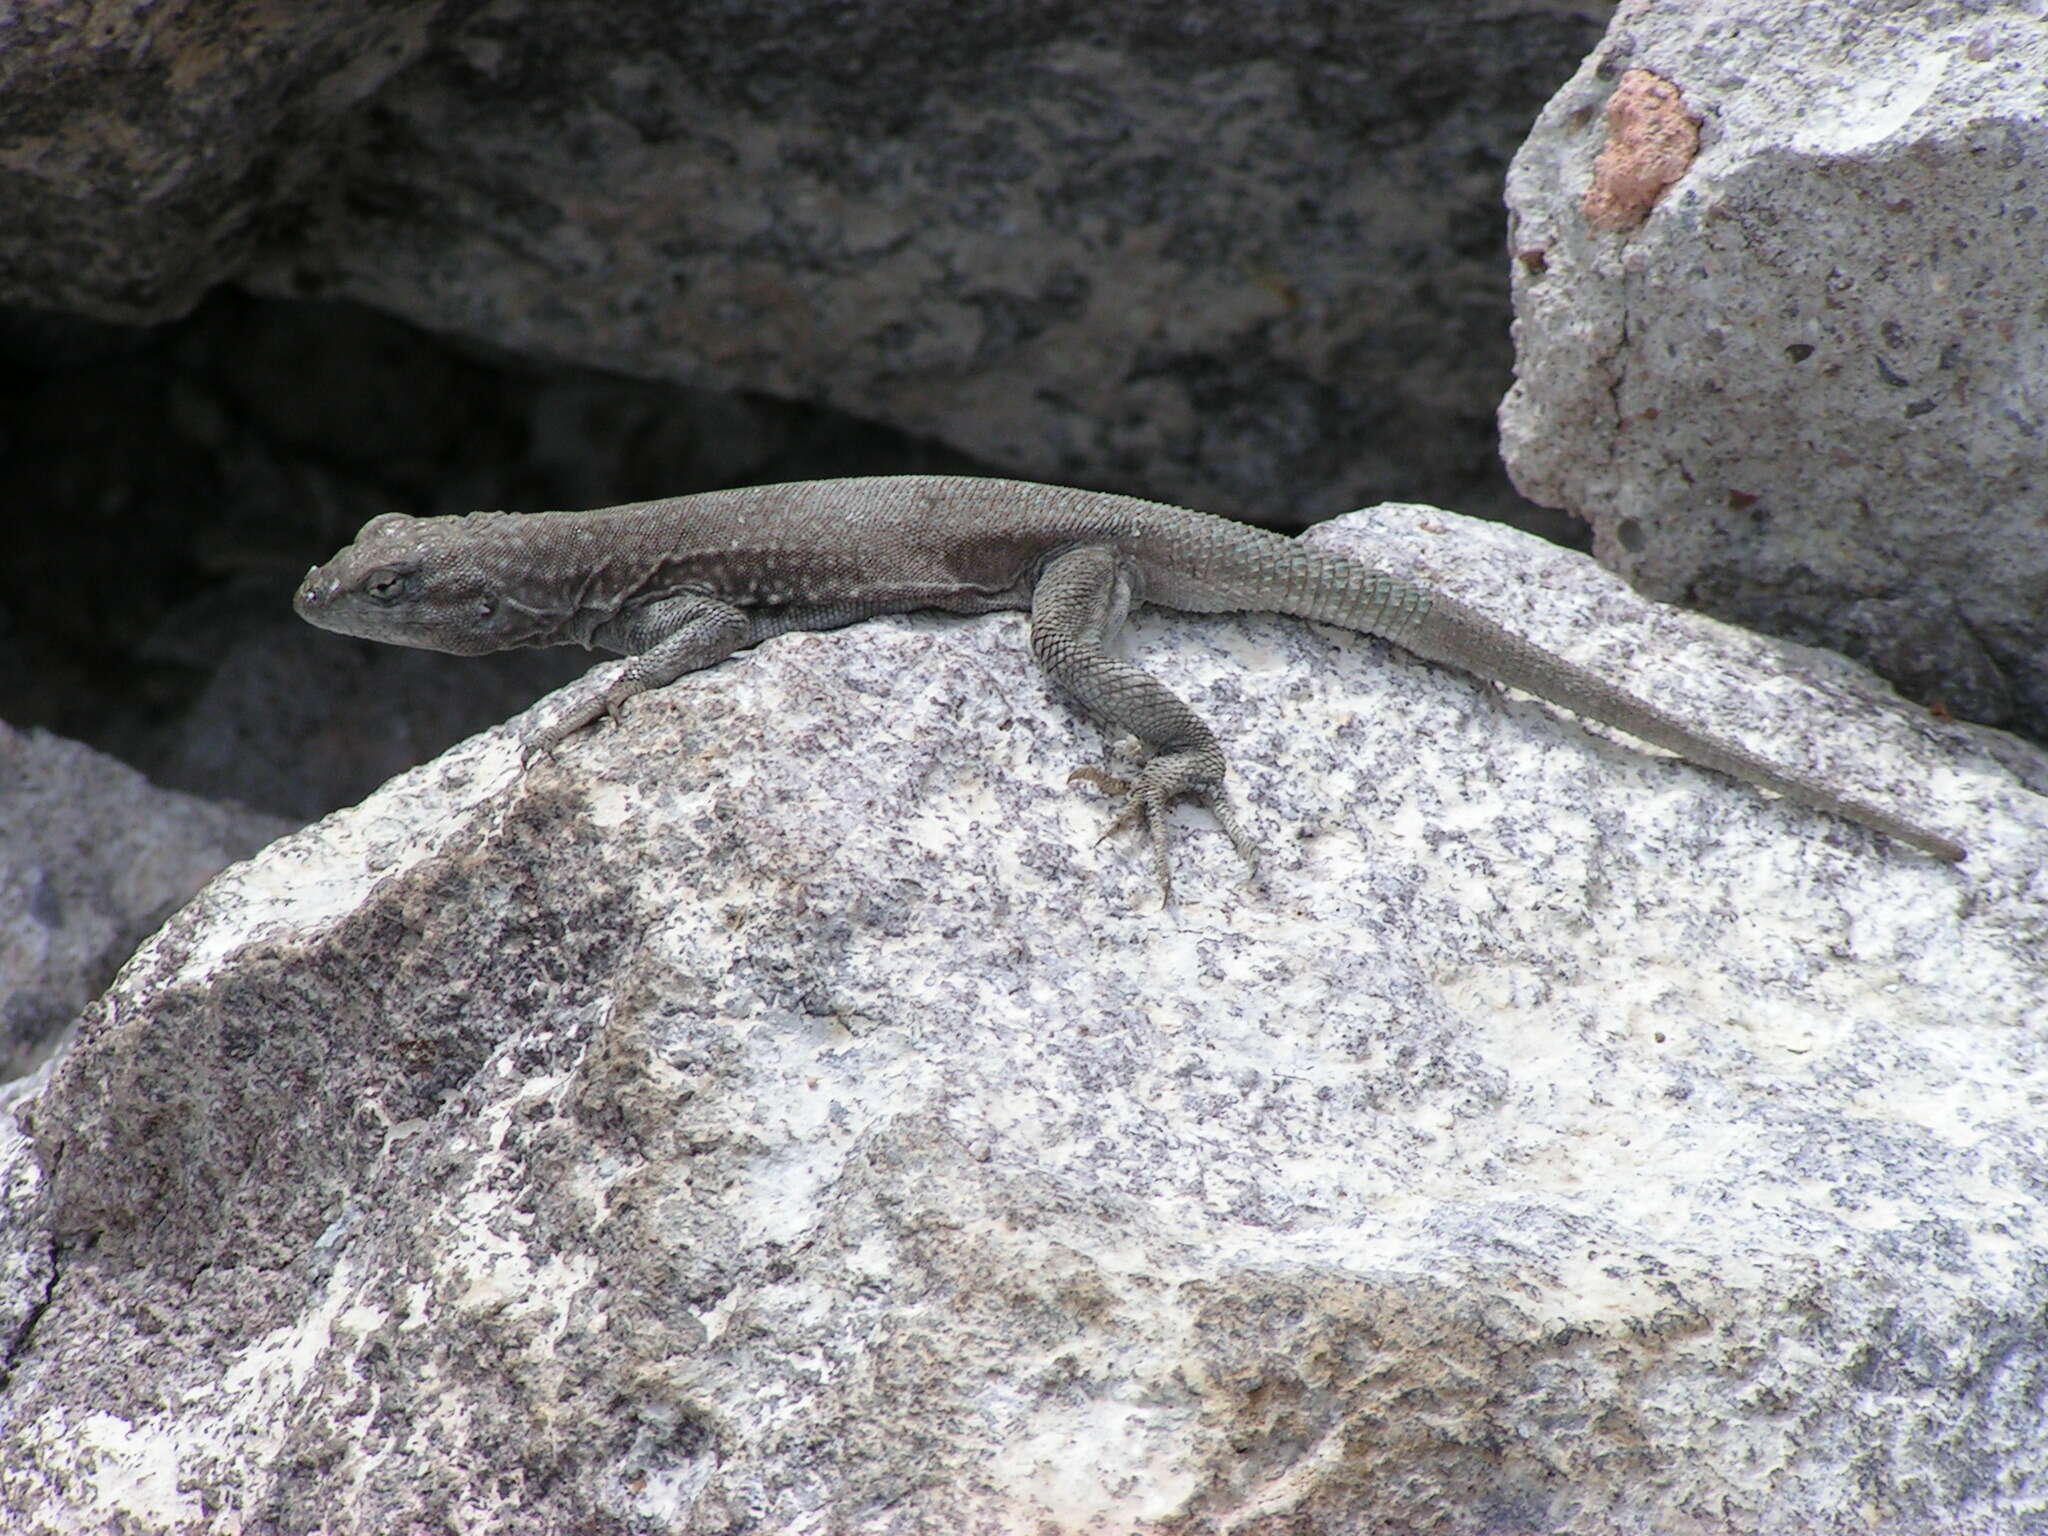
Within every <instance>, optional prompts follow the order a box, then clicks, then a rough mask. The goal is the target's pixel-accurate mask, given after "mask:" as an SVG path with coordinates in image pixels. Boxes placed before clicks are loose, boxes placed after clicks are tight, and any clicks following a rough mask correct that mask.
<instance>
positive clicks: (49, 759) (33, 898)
mask: <svg viewBox="0 0 2048 1536" xmlns="http://www.w3.org/2000/svg"><path fill="white" fill-rule="evenodd" d="M294 825H295V823H292V822H289V821H284V820H282V819H280V818H278V817H275V816H266V815H264V814H262V813H261V812H259V811H252V810H249V809H247V808H246V807H244V806H238V805H226V804H221V803H218V802H215V801H209V800H201V799H197V798H195V797H194V796H191V795H181V794H177V793H175V792H174V791H170V790H163V789H158V788H157V787H156V786H155V785H154V784H151V783H150V782H149V780H147V779H145V778H144V777H143V776H142V775H141V774H139V773H137V772H136V771H135V770H134V769H133V768H130V767H128V766H126V765H125V764H123V763H117V762H115V761H114V760H113V759H112V758H109V757H102V756H101V755H100V754H99V753H97V752H94V751H93V750H91V749H90V748H89V747H83V746H80V745H79V744H78V743H77V742H75V741H65V740H63V739H62V738H61V737H57V736H52V735H50V734H48V733H47V732H44V731H17V730H14V729H12V728H11V727H10V726H8V725H6V724H5V723H4V722H0V1082H4V1081H6V1080H7V1079H8V1078H12V1077H17V1076H19V1075H20V1074H21V1073H23V1072H26V1071H27V1070H28V1069H29V1067H30V1066H32V1065H33V1064H34V1062H35V1061H36V1059H37V1058H38V1057H39V1056H40V1055H41V1054H42V1053H43V1052H44V1051H45V1050H47V1049H48V1048H49V1046H50V1045H51V1043H52V1042H53V1041H55V1040H56V1038H57V1037H58V1036H59V1035H60V1034H61V1033H62V1032H63V1030H64V1028H65V1026H66V1025H68V1024H70V1023H71V1022H72V1020H74V1019H76V1018H77V1017H78V1013H79V1010H80V1009H82V1008H84V1007H85V1005H86V1004H87V1003H89V1002H91V1001H92V999H93V996H94V994H95V993H97V992H98V991H99V990H100V988H102V987H104V986H105V985H106V984H107V983H108V982H109V981H111V980H113V977H114V972H115V970H116V969H117V968H118V967H119V966H120V964H121V962H122V961H123V960H125V959H127V958H128V956H129V954H130V953H131V952H132V951H133V950H134V948H135V946H136V944H137V943H138V942H139V941H140V940H141V939H142V938H143V936H144V935H145V934H147V933H149V932H150V931H151V930H152V929H154V928H155V927H156V926H157V925H158V924H160V923H161V922H162V921H163V920H164V919H165V918H166V917H168V916H170V914H171V912H172V911H173V909H175V908H176V907H178V906H179V905H180V904H181V903H183V902H185V901H186V900H188V899H189V898H190V897H191V896H192V895H193V894H194V893H195V892H197V891H198V889H199V888H200V887H201V886H202V885H204V884H206V882H207V881H208V880H210V879H212V878H213V876H214V875H216V874H218V873H219V872H220V871H221V869H222V868H224V867H225V866H226V865H227V864H229V863H230V862H232V861H233V860H235V859H241V858H247V857H248V856H249V855H250V854H252V853H254V852H255V851H256V850H257V849H258V848H261V847H262V846H263V845H264V844H265V843H267V842H269V841H270V840H271V839H272V838H274V837H282V836H283V835H284V834H285V833H286V832H289V831H290V830H291V829H292V827H293V826H294Z"/></svg>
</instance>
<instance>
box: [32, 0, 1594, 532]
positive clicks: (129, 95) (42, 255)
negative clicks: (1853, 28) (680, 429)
mask: <svg viewBox="0 0 2048 1536" xmlns="http://www.w3.org/2000/svg"><path fill="white" fill-rule="evenodd" d="M1605 12H1606V7H1605V6H1604V5H1594V6H1590V7H1588V6H1569V5H1558V4H1555V3H1552V0H1504V3H1498V4H1492V5H1489V6H1486V7H1484V8H1481V9H1480V10H1478V11H1467V10H1460V11H1459V12H1458V13H1457V14H1455V15H1447V14H1446V13H1445V11H1444V9H1443V8H1442V7H1441V6H1437V5H1433V4H1424V3H1418V0H1400V3H1389V0H1379V3H1368V4H1353V5H1346V6H1341V7H1326V8H1322V9H1315V8H1309V7H1298V6H1283V7H1279V8H1261V7H1248V6H1239V5H1227V4H1225V5H1218V4H1196V5H1191V6H1170V7H1157V6H1141V7H1134V6H1100V5H1090V4H1083V3H1080V0H1052V3H1037V4H1031V5H1023V4H1019V3H1017V0H972V3H961V4H952V5H948V6H945V7H931V6H914V7H895V6H845V5H837V4H822V3H818V0H776V3H772V4H760V3H748V4H744V5H709V6H707V5H696V6H690V7H677V6H675V5H673V4H670V3H668V0H625V3H606V4H586V5H548V6H541V5H533V4H530V3H524V0H503V3H498V4H492V5H482V6H480V5H477V4H475V3H474V0H440V3H427V0H414V3H407V4H398V5H379V6H371V5H367V4H363V3H360V0H352V3H347V4H340V5H329V6H320V7H311V8H308V7H285V8H283V9H280V8H279V7H276V6H274V5H266V4H262V3H259V0H216V3H211V4H208V5H206V6H203V7H197V8H193V7H184V8H180V7H166V6H157V5H149V4H143V3H138V0H122V3H116V4H111V5H94V6H86V5H84V4H82V3H77V0H65V3H59V4H54V5H48V6H40V7H27V8H24V9H23V12H22V15H21V16H20V17H19V18H18V19H17V21H16V23H15V26H14V27H13V28H11V29H10V31H9V34H8V37H7V46H6V48H5V49H4V50H0V207H5V208H7V209H8V210H9V217H8V218H7V219H6V220H4V221H0V302H12V303H22V304H30V305H34V306H36V307H39V308H44V309H69V310H76V311H78V312H81V313H85V314H90V315H96V316H100V317H103V318H116V319H126V320H148V319H162V318H167V317H170V316H173V315H176V314H179V313H181V312H183V311H184V310H185V309H186V308H188V307H189V306H190V305H191V304H193V303H194V302H195V301H196V300H197V299H198V298H199V297H200V295H201V294H202V293H204V292H205V291H206V290H207V289H209V288H211V287H213V286H214V285H217V284H222V283H230V282H235V283H243V284H249V285H255V286H259V287H262V288H265V289H267V290H269V291H274V292H282V293H290V294H296V295H306V296H328V297H349V298H356V299H360V300H363V301H365V302H367V303H369V304H373V305H375V306H378V307H380V308H382V309H385V310H387V311H389V312H390V313H393V314H396V315H401V316H404V317H406V318H409V319H411V320H414V321H416V322H418V323H420V324H422V325H424V326H427V327H430V328H432V329H435V330H438V331H443V332H447V333H451V334H455V335H460V336H465V337H469V338H472V339H475V340H478V341H481V342H484V343H486V344H488V345H490V346H494V347H499V348H504V349H507V350H511V351H516V352H520V353H523V354H526V355H528V356H532V357H535V358H545V359H552V360H557V361H573V362H577V363H581V364H585V365H592V366H599V367H605V368H611V369H616V370H619V371H622V372H625V373H630V374H634V375H637V376H640V377H644V378H654V379H663V380H668V381H672V382H678V383H684V384H690V385H697V386H704V387H710V388H715V389H721V390H739V389H745V390H756V391H765V392H768V393H772V394H775V395H778V396H781V397H784V398H791V399H801V400H806V401H810V402H814V403H819V404H826V405H830V406H833V407H835V408H838V409H841V410H845V411H848V412H851V413H853V414H854V415H857V416H860V417H863V418H865V419H868V420H872V421H879V422H886V423H889V424H892V425H894V426H897V427H901V428H904V429H907V430H910V431H913V432H917V433H921V434H925V435H929V436H933V437H936V438H939V439H942V440H944V441H945V442H947V443H949V444H950V445H951V446H952V447H954V448H955V449H958V450H960V451H963V452H966V453H970V454H973V455H976V456H978V457H981V458H984V459H986V460H988V461H990V462H991V463H993V464H997V465H1000V466H1002V467H1003V468H1004V469H1005V470H1006V471H1007V472H1009V473H1013V474H1021V475H1025V476H1029V477H1033V478H1039V479H1056V480H1071V479H1080V480H1084V481H1087V482H1089V483H1096V484H1101V483H1116V484H1122V485H1124V486H1126V487H1127V488H1130V489H1141V488H1147V489H1149V490H1150V491H1151V492H1152V493H1154V494H1157V495H1161V496H1166V497H1169V498H1172V499H1185V500H1192V501H1194V502H1197V503H1199V504H1203V505H1207V506H1211V507H1213V508H1215V509H1216V510H1219V511H1239V512H1247V513H1257V514H1260V515H1264V516H1266V517H1268V518H1270V519H1272V520H1274V521H1276V522H1282V523H1287V522H1294V523H1299V522H1301V521H1304V520H1306V519H1308V518H1310V517H1312V516H1318V515H1328V514H1330V513H1333V512H1337V511H1340V510H1343V509H1345V508H1348V507H1353V506H1356V505H1358V504H1359V502H1360V501H1361V500H1365V499H1369V498H1371V497H1376V496H1385V495H1395V494H1399V495H1408V496H1416V495H1427V496H1430V497H1432V498H1434V499H1437V500H1441V501H1449V502H1453V503H1454V504H1457V505H1461V506H1465V507H1467V508H1469V509H1472V510H1480V509H1482V508H1487V507H1490V508H1495V509H1499V510H1509V509H1514V508H1520V509H1522V510H1524V511H1528V510H1531V509H1528V508H1527V507H1526V504H1524V503H1520V502H1519V501H1517V499H1516V498H1515V497H1514V496H1513V494H1512V492H1511V490H1510V489H1509V488H1508V486H1507V485H1506V482H1505V479H1504V477H1503V476H1502V475H1501V474H1500V472H1499V467H1498V464H1497V462H1496V457H1495V454H1494V451H1493V430H1492V421H1491V417H1492V410H1493V405H1494V403H1495V401H1497V400H1498V398H1499V394H1500V391H1501V390H1502V389H1503V388H1505V387H1506V385H1507V381H1508V370H1509V351H1508V345H1507V338H1506V333H1505V322H1506V314H1507V305H1506V292H1505V285H1504V282H1503V278H1502V273H1501V258H1500V240H1501V224H1502V220H1501V214H1500V208H1499V189H1500V180H1501V176H1502V173H1503V171H1504V168H1505V166H1506V163H1507V160H1508V157H1509V155H1511V154H1512V153H1513V151H1514V147H1515V145H1516V144H1517V143H1519V142H1520V140H1521V137H1522V135H1523V134H1524V133H1525V132H1526V131H1527V129H1528V125H1529V123H1530V121H1531V120H1532V119H1533V118H1534V116H1535V114H1536V112H1537V110H1538V109H1539V107H1540V106H1541V104H1542V101H1543V98H1544V95H1545V93H1547V92H1548V91H1550V90H1552V89H1554V88H1555V86H1556V84H1557V82H1559V81H1561V80H1563V79H1564V78H1566V77H1567V76H1568V75H1569V74H1570V72H1571V69H1572V67H1573V65H1574V64H1575V63H1576V61H1577V60H1578V59H1579V58H1580V57H1581V56H1582V55H1583V54H1584V53H1585V51H1586V49H1587V48H1589V47H1590V46H1592V44H1593V43H1594V41H1595V40H1596V38H1597V36H1598V28H1599V22H1600V19H1601V17H1602V16H1603V15H1604V14H1605ZM1276 487H1278V488H1284V491H1283V493H1282V494H1283V495H1284V500H1282V501H1281V502H1279V503H1278V504H1276V503H1275V488H1276Z"/></svg>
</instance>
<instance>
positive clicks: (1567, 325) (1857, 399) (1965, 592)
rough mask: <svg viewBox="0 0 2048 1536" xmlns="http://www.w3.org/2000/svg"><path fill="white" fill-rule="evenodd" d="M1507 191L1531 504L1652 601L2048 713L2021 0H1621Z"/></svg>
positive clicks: (2038, 291)
mask: <svg viewBox="0 0 2048 1536" xmlns="http://www.w3.org/2000/svg"><path fill="white" fill-rule="evenodd" d="M1651 89H1653V90H1654V91H1655V92H1656V93H1658V96H1659V98H1660V100H1661V105H1655V106H1654V107H1653V105H1652V104H1651V103H1650V101H1649V99H1648V98H1647V97H1644V96H1643V95H1642V94H1641V93H1642V92H1644V91H1645V90H1651ZM1617 113H1618V115H1617ZM1695 125H1696V126H1695ZM1687 133H1691V134H1693V135H1694V136H1695V137H1696V146H1697V147H1696V152H1695V153H1693V154H1691V155H1687V154H1686V153H1685V147H1686V145H1685V139H1686V135H1687ZM1650 172H1654V173H1655V174H1654V175H1649V174H1647V173H1650ZM1672 172H1677V174H1676V176H1675V178H1671V179H1666V178H1667V177H1670V176H1671V173H1672ZM1660 186H1661V191H1660ZM1508 204H1509V207H1510V210H1511V213H1512V223H1511V229H1510V236H1509V243H1510V246H1511V248H1512V251H1513V254H1514V268H1515V315H1516V320H1515V349H1516V374H1517V382H1516V384H1515V387H1514V389H1513V391H1512V392H1511V393H1510V394H1509V395H1508V397H1507V399H1506V401H1505V402H1504V404H1503V405H1502V408H1501V430H1502V451H1503V453H1504V455H1505V457H1506V460H1507V464H1508V468H1509V471H1510V473H1511V474H1512V475H1513V476H1514V478H1515V481H1516V483H1517V484H1518V485H1519V486H1520V487H1521V489H1522V491H1523V492H1524V494H1526V495H1528V496H1530V497H1532V498H1533V499H1535V500H1537V501H1540V502H1542V503H1544V504H1545V505H1548V506H1556V507H1564V508H1568V509H1570V510H1571V511H1572V512H1574V513H1576V514H1578V515H1579V516H1581V517H1584V518H1586V519H1587V520H1588V521H1590V522H1591V523H1592V525H1593V528H1594V530H1595V539H1596V544H1595V549H1596V553H1597V554H1598V555H1599V557H1600V559H1601V560H1602V561H1603V562H1604V563H1606V564H1608V565H1610V566H1611V567H1613V568H1614V569H1615V570H1618V571H1620V572H1621V573H1622V574H1624V575H1625V576H1627V577H1628V579H1629V580H1630V581H1631V582H1633V583H1634V584H1635V585H1636V586H1637V587H1639V588H1640V589H1641V590H1643V591H1645V592H1648V593H1650V594H1652V595H1654V596H1658V597H1663V598H1666V599H1670V600H1673V601H1678V602H1683V603H1686V604H1688V605H1691V606H1696V607H1699V608H1703V609H1705V610H1706V611H1708V612H1711V613H1716V614H1718V615H1720V616H1722V617H1724V618H1728V619H1733V620H1735V621H1737V622H1740V623H1744V624H1748V625H1750V626H1752V627H1756V628H1761V629H1765V630H1769V631H1771V632H1774V633H1777V634H1781V635H1786V636H1790V637H1792V638H1795V639H1798V640H1802V641H1805V642H1807V643H1811V644H1821V645H1826V646H1829V647H1831V648H1833V649H1836V650H1840V651H1843V652H1844V653H1846V654H1848V655H1850V656H1853V657H1855V658H1857V659H1858V660H1861V661H1863V662H1864V663H1865V664H1866V665H1868V666H1870V667H1872V668H1873V669H1874V670H1876V671H1877V672H1879V673H1881V674H1882V675H1884V676H1885V677H1887V678H1889V679H1891V680H1892V681H1893V682H1894V683H1896V684H1897V685H1898V686H1899V687H1900V688H1901V689H1902V690H1904V691H1905V692H1907V693H1908V694H1909V695H1911V696H1912V697H1915V698H1918V699H1921V700H1923V701H1925V702H1928V703H1938V704H1939V705H1941V706H1942V707H1943V708H1945V709H1947V710H1948V711H1949V712H1950V713H1952V714H1955V715H1958V716H1961V717H1964V718H1967V719H1972V720H1979V721H1985V722H1989V723H1995V724H2008V725H2010V726H2012V727H2013V728H2015V729H2018V730H2022V731H2025V732H2027V733H2029V734H2031V735H2034V736H2036V737H2040V736H2043V735H2044V734H2048V470H2044V465H2048V305H2044V304H2043V303H2042V295H2043V292H2044V286H2043V284H2044V278H2043V274H2044V273H2048V9H2044V7H2043V6H2042V4H2041V3H2040V0H2025V3H2017V4H1962V3H1955V4H1949V3H1935V4H1911V5H1897V4H1882V5H1871V4H1863V3H1859V0H1829V3H1822V4H1812V3H1808V0H1709V3H1705V4H1687V5H1668V4H1645V3H1638V0H1630V3H1626V4H1624V5H1623V6H1622V7H1621V9H1620V10H1619V12H1617V14H1616V15H1615V17H1614V20H1613V23H1612V25H1611V26H1610V27H1609V29H1608V33H1607V36H1606V39H1605V40H1604V41H1603V42H1602V44H1601V45H1600V47H1599V48H1598V49H1596V50H1595V51H1594V53H1593V54H1592V56H1591V57H1590V58H1588V59H1587V60H1586V63H1585V64H1584V66H1583V67H1582V68H1581V69H1580V71H1579V73H1578V74H1577V75H1576V76H1575V77H1574V78H1573V79H1572V81H1571V83H1570V84H1568V85H1567V86H1566V87H1565V88H1564V89H1563V90H1562V91H1560V92H1559V93H1558V95H1557V96H1556V98H1555V99H1554V100H1552V102H1551V103H1550V105H1549V106H1548V107H1547V108H1546V109H1545V110H1544V113H1543V115H1542V117H1541V118H1540V119H1539V120H1538V122H1537V125H1536V127H1535V129H1534V130H1533V131H1532V133H1531V134H1530V136H1529V140H1528V142H1527V144H1525V145H1524V146H1523V148H1522V150H1521V152H1520V153H1519V154H1518V155H1517V156H1516V158H1515V164H1514V168H1513V170H1512V171H1511V173H1510V175H1509V178H1508Z"/></svg>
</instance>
